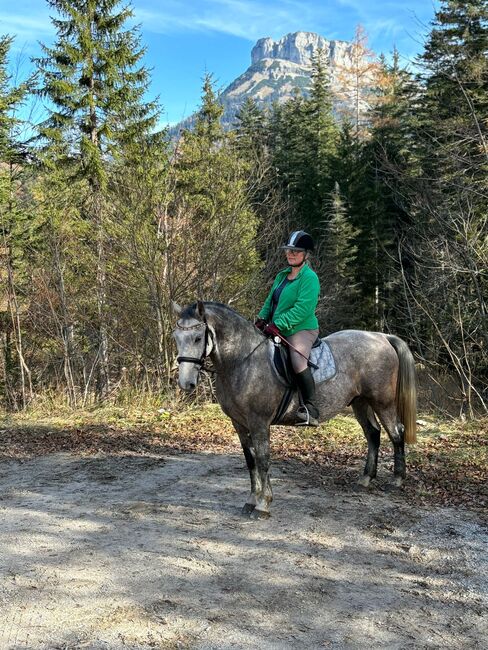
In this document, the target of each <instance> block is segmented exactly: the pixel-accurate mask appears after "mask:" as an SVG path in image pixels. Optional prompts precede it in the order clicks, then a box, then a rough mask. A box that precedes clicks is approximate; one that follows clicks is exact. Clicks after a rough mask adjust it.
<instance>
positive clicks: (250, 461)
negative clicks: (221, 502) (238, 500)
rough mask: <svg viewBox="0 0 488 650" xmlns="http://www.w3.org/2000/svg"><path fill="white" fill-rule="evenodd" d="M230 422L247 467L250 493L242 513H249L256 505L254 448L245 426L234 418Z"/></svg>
mask: <svg viewBox="0 0 488 650" xmlns="http://www.w3.org/2000/svg"><path fill="white" fill-rule="evenodd" d="M232 424H233V425H234V429H235V430H236V431H237V434H238V436H239V440H240V441H241V447H242V451H243V452H244V458H245V459H246V465H247V469H248V470H249V476H250V477H251V494H250V495H249V498H248V499H247V501H246V503H245V504H244V505H243V506H242V514H243V515H249V514H251V512H252V511H253V510H254V508H255V507H256V471H257V469H256V458H255V453H254V449H253V448H252V440H251V435H250V433H249V431H248V430H247V429H246V427H244V426H243V425H242V424H239V423H238V422H236V421H235V420H232Z"/></svg>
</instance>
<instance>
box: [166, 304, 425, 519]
mask: <svg viewBox="0 0 488 650" xmlns="http://www.w3.org/2000/svg"><path fill="white" fill-rule="evenodd" d="M173 308H174V310H175V312H176V314H177V316H178V322H177V325H176V328H175V330H174V332H173V336H174V338H175V340H176V346H177V348H178V363H179V377H178V383H179V385H180V387H181V388H182V389H183V390H185V391H191V390H193V389H194V388H195V387H196V385H197V383H198V380H199V375H200V370H201V367H202V365H203V363H204V360H205V359H206V358H207V357H209V358H210V359H211V361H212V364H213V367H214V369H215V372H216V380H215V389H216V395H217V399H218V401H219V404H220V405H221V407H222V410H223V411H224V413H226V415H228V416H229V418H230V419H231V420H232V423H233V425H234V427H235V429H236V431H237V433H238V435H239V439H240V442H241V445H242V449H243V451H244V456H245V458H246V463H247V467H248V469H249V473H250V476H251V494H250V496H249V498H248V499H247V501H246V503H245V505H244V507H243V509H242V512H243V514H246V515H248V516H250V517H251V518H253V519H258V518H265V517H268V516H269V509H270V503H271V501H272V498H273V495H272V490H271V484H270V480H269V469H270V424H271V422H272V421H273V419H274V417H275V414H276V412H277V410H278V408H279V405H280V402H281V399H282V397H283V392H284V388H283V385H282V384H281V383H280V381H279V380H278V378H277V377H276V375H275V373H274V371H273V368H272V346H273V344H272V343H271V342H270V341H269V340H267V339H266V338H265V337H263V335H262V334H261V333H260V332H259V331H258V330H257V329H256V328H255V327H254V325H253V324H252V323H251V322H249V321H247V320H246V319H245V318H243V317H242V316H240V315H239V314H238V313H237V312H235V311H234V310H232V309H231V308H230V307H228V306H226V305H223V304H220V303H215V302H201V301H198V302H197V303H195V304H192V305H189V306H187V307H185V308H181V307H179V306H178V305H176V304H175V303H173ZM325 340H326V341H327V342H328V344H329V345H330V348H331V350H332V353H333V355H334V358H335V361H336V366H337V373H336V375H335V376H334V377H333V378H332V379H330V380H329V381H326V382H324V383H323V384H319V385H318V386H317V404H318V407H319V410H320V420H321V421H323V420H327V419H329V418H331V417H333V416H334V415H336V414H337V413H338V412H339V411H341V410H342V409H344V408H345V407H346V406H348V405H351V406H352V408H353V410H354V414H355V416H356V418H357V420H358V422H359V424H360V425H361V427H362V428H363V431H364V434H365V436H366V439H367V441H368V454H367V459H366V466H365V468H364V474H363V477H362V479H361V481H360V482H361V483H362V484H363V485H364V486H367V485H368V484H369V482H370V481H371V479H372V478H374V477H375V476H376V469H377V462H378V449H379V444H380V424H379V422H381V424H382V425H383V427H384V428H385V429H386V432H387V433H388V436H389V437H390V439H391V441H392V443H393V449H394V485H396V486H401V484H402V481H403V479H404V478H405V470H406V468H405V449H404V443H405V442H407V443H411V442H415V437H416V434H415V429H416V388H415V367H414V360H413V357H412V354H411V352H410V350H409V348H408V346H407V344H406V343H405V342H404V341H402V340H401V339H399V338H398V337H396V336H390V335H385V334H381V333H378V332H363V331H359V330H344V331H341V332H336V333H334V334H331V335H330V336H327V337H326V338H325ZM297 407H298V397H297V395H296V394H295V395H294V396H293V398H292V400H291V402H290V404H289V406H288V408H287V410H286V411H285V413H284V414H283V416H282V417H281V418H280V420H279V422H278V424H283V425H293V424H295V423H296V420H295V417H294V414H295V411H296V409H297ZM378 420H379V422H378Z"/></svg>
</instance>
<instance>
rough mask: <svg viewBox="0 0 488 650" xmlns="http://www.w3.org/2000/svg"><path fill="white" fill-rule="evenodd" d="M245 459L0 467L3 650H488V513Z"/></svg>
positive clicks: (11, 463) (59, 459) (101, 460)
mask: <svg viewBox="0 0 488 650" xmlns="http://www.w3.org/2000/svg"><path fill="white" fill-rule="evenodd" d="M248 487H249V480H248V474H247V471H246V470H245V469H244V466H243V459H242V457H241V456H238V455H234V454H181V455H175V456H164V457H160V456H156V455H153V456H147V455H146V456H138V455H137V454H133V455H114V456H110V455H105V454H98V455H95V456H90V457H81V456H79V455H76V454H73V453H55V454H51V455H47V456H43V457H39V458H32V459H30V460H26V461H24V462H19V461H17V460H4V461H2V462H0V521H1V527H0V649H1V650H14V649H15V650H20V649H21V648H22V649H25V648H29V649H31V650H34V649H35V650H37V649H46V650H47V649H49V650H56V649H65V650H68V649H73V650H75V649H81V648H89V649H94V650H95V649H96V650H99V649H100V650H102V649H110V650H112V649H113V650H118V649H127V648H131V649H134V650H135V649H138V650H139V649H140V650H143V649H144V650H145V649H147V648H195V649H199V650H204V649H205V650H210V649H212V650H224V649H227V648H229V649H230V648H252V649H256V648H259V649H263V650H278V649H279V650H283V649H287V648H290V649H291V648H293V649H296V648H300V649H309V648H310V649H312V648H313V649H316V648H341V649H342V648H344V649H348V648H351V649H353V648H354V649H355V648H357V649H361V650H363V649H364V648H368V647H374V648H388V649H389V650H395V649H398V650H400V649H401V650H404V649H406V648H418V649H420V648H422V649H425V648H432V649H433V648H442V649H446V648H448V649H450V648H453V649H454V648H456V649H458V648H466V650H468V649H469V650H474V649H476V648H480V649H481V648H486V639H487V638H488V616H487V596H488V575H487V574H488V571H487V558H488V538H487V535H486V532H487V529H486V526H485V522H484V520H483V519H482V518H481V514H479V513H478V514H476V513H475V512H470V511H467V510H463V509H461V508H454V507H452V508H435V507H425V506H423V507H421V506H418V505H414V504H412V503H409V499H408V483H407V488H406V490H405V491H404V492H400V493H389V492H386V491H383V490H380V489H378V488H372V489H370V490H368V491H361V490H360V489H359V488H357V487H356V486H350V487H348V486H337V485H329V484H328V483H327V481H325V482H322V478H321V477H320V476H318V475H317V470H314V469H313V468H311V467H305V466H303V465H302V464H300V463H298V462H279V463H275V464H274V466H273V487H274V494H275V501H274V503H273V508H272V512H273V514H272V517H271V519H269V520H266V521H258V522H253V521H250V520H247V519H244V518H242V517H241V516H240V514H239V512H240V507H241V506H242V504H243V503H244V501H245V499H246V496H247V492H248Z"/></svg>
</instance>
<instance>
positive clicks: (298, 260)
mask: <svg viewBox="0 0 488 650" xmlns="http://www.w3.org/2000/svg"><path fill="white" fill-rule="evenodd" d="M285 252H286V259H287V261H288V264H293V265H299V264H303V262H304V261H305V257H306V255H307V253H306V252H305V251H296V250H290V249H289V248H287V249H286V250H285Z"/></svg>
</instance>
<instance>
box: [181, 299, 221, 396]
mask: <svg viewBox="0 0 488 650" xmlns="http://www.w3.org/2000/svg"><path fill="white" fill-rule="evenodd" d="M173 310H174V311H175V313H176V315H177V316H178V321H177V323H176V327H175V329H174V330H173V336H174V339H175V341H176V347H177V349H178V359H177V360H178V366H179V370H178V384H179V386H180V388H182V389H183V390H186V391H191V390H194V388H195V387H196V385H197V384H198V380H199V377H200V370H201V369H202V366H203V362H204V360H205V358H206V357H208V355H209V354H210V352H211V351H212V348H213V342H212V335H211V333H210V330H209V327H208V324H207V319H206V316H205V306H204V304H203V302H201V301H200V300H199V301H198V302H197V303H196V305H191V306H189V307H185V308H183V309H182V308H181V307H180V306H179V305H177V304H176V303H175V302H174V303H173Z"/></svg>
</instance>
